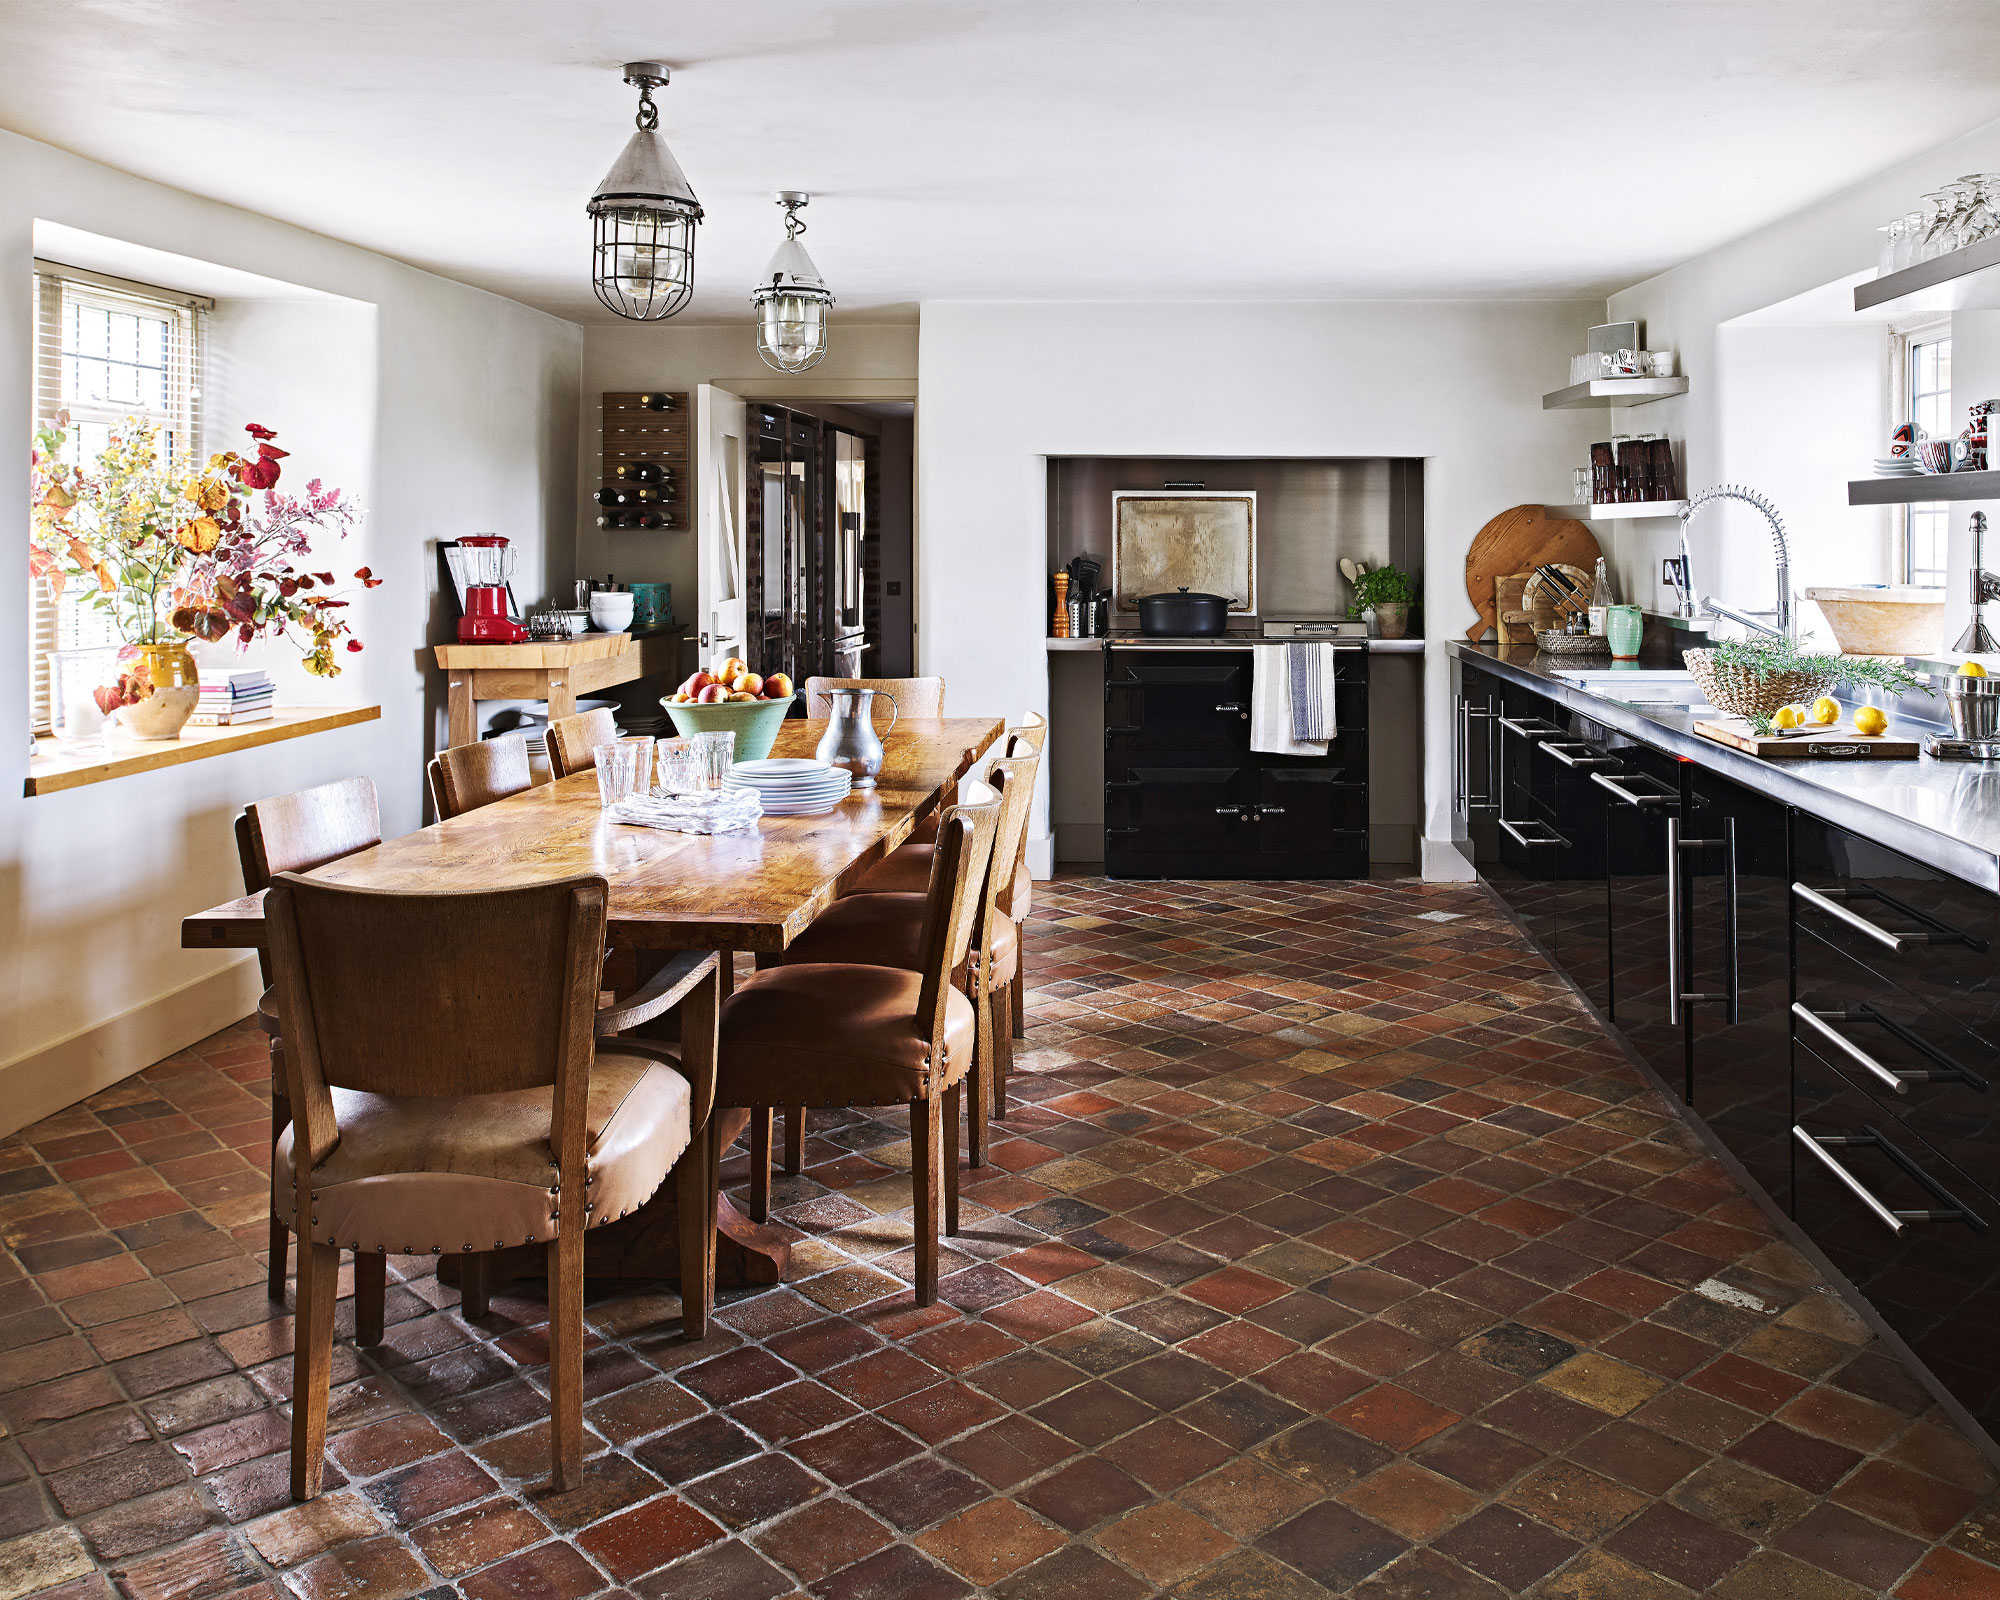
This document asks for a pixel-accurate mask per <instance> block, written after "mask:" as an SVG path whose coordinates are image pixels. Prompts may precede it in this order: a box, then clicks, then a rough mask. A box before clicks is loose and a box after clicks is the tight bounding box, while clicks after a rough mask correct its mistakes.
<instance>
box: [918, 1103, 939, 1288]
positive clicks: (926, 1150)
mask: <svg viewBox="0 0 2000 1600" xmlns="http://www.w3.org/2000/svg"><path fill="white" fill-rule="evenodd" d="M910 1187H911V1189H912V1190H913V1191H914V1192H915V1198H916V1212H917V1214H916V1225H917V1226H916V1234H917V1304H918V1305H920V1306H929V1305H936V1304H937V1296H938V1221H939V1217H938V1213H939V1212H940V1211H942V1210H943V1209H944V1107H943V1105H942V1104H941V1103H940V1097H939V1096H937V1095H928V1096H926V1097H925V1098H924V1099H922V1100H912V1101H911V1102H910Z"/></svg>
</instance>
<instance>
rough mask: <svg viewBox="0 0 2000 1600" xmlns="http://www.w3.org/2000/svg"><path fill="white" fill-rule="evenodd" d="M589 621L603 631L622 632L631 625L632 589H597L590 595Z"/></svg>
mask: <svg viewBox="0 0 2000 1600" xmlns="http://www.w3.org/2000/svg"><path fill="white" fill-rule="evenodd" d="M590 621H591V625H592V626H593V627H595V628H598V629H600V630H601V631H603V632H605V633H623V632H624V631H625V630H626V629H627V628H629V627H631V626H632V591H631V590H629V589H599V590H597V591H596V592H595V593H593V594H592V595H591V597H590Z"/></svg>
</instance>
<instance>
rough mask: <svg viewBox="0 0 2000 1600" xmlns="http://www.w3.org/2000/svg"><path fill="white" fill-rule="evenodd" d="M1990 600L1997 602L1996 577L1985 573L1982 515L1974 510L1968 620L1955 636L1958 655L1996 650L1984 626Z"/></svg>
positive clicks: (1998, 587) (1998, 586)
mask: <svg viewBox="0 0 2000 1600" xmlns="http://www.w3.org/2000/svg"><path fill="white" fill-rule="evenodd" d="M1991 600H2000V576H1996V575H1995V574H1993V573H1991V572H1988V571H1987V570H1986V513H1985V512H1983V511H1975V512H1973V513H1972V621H1971V623H1970V624H1968V625H1967V627H1966V630H1965V632H1963V633H1962V634H1960V635H1959V636H1958V646H1957V648H1958V650H1959V653H1960V654H1962V655H1970V656H1983V655H1990V654H1992V653H1993V651H1995V650H1996V649H2000V645H1995V644H1994V642H1993V635H1992V633H1991V632H1989V631H1988V629H1987V627H1986V605H1987V602H1988V601H1991Z"/></svg>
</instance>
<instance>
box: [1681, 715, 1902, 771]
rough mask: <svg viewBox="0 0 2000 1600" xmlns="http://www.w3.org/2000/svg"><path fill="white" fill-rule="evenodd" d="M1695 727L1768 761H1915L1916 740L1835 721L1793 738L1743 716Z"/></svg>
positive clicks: (1705, 736)
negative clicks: (1762, 730)
mask: <svg viewBox="0 0 2000 1600" xmlns="http://www.w3.org/2000/svg"><path fill="white" fill-rule="evenodd" d="M1694 731H1695V732H1696V733H1698V734H1700V735H1701V736H1702V737H1703V738H1705V739H1713V740H1714V741H1715V742H1716V743H1717V744H1726V745H1728V746H1729V748H1730V749H1732V750H1741V751H1744V752H1745V753H1746V754H1749V755H1753V756H1760V757H1762V758H1763V759H1764V760H1766V761H1812V760H1818V761H1914V760H1916V759H1917V741H1916V740H1914V739H1899V738H1897V737H1895V736H1894V735H1893V734H1887V733H1877V734H1863V733H1856V732H1855V731H1854V730H1853V728H1851V727H1848V726H1847V725H1845V724H1843V723H1838V722H1836V723H1835V724H1834V725H1833V726H1832V727H1830V728H1816V729H1814V730H1813V731H1812V732H1811V733H1802V734H1799V735H1797V736H1795V737H1793V738H1790V739H1780V738H1777V737H1775V736H1773V735H1762V736H1760V735H1758V734H1754V733H1752V732H1751V731H1750V724H1749V723H1747V722H1745V721H1744V720H1743V719H1742V718H1741V717H1724V718H1721V719H1720V720H1718V721H1715V722H1697V723H1696V724H1695V725H1694Z"/></svg>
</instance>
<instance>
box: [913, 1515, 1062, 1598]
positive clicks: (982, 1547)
mask: <svg viewBox="0 0 2000 1600" xmlns="http://www.w3.org/2000/svg"><path fill="white" fill-rule="evenodd" d="M916 1543H917V1546H918V1547H919V1548H920V1549H922V1550H923V1551H924V1552H925V1553H926V1554H927V1555H929V1556H931V1557H932V1558H933V1559H935V1560H937V1561H939V1562H941V1563H943V1564H944V1565H945V1566H947V1567H949V1568H951V1569H952V1571H954V1572H956V1573H958V1574H959V1575H960V1576H961V1577H963V1578H965V1579H967V1580H968V1581H970V1582H972V1583H975V1584H978V1585H980V1586H981V1587H986V1586H990V1585H992V1584H994V1583H997V1582H999V1581H1000V1580H1001V1579H1003V1578H1006V1577H1009V1576H1011V1575H1012V1574H1014V1573H1015V1572H1018V1571H1019V1570H1020V1569H1021V1568H1022V1567H1025V1566H1027V1565H1028V1564H1029V1563H1030V1562H1032V1561H1039V1560H1040V1559H1041V1558H1042V1557H1043V1556H1045V1555H1048V1554H1049V1553H1050V1552H1052V1551H1054V1550H1057V1549H1060V1548H1061V1546H1062V1544H1063V1535H1062V1533H1061V1532H1060V1531H1058V1530H1057V1529H1055V1528H1052V1527H1050V1526H1049V1525H1048V1524H1047V1523H1046V1522H1043V1521H1042V1520H1041V1519H1039V1518H1038V1517H1035V1516H1033V1515H1032V1514H1030V1513H1029V1512H1028V1511H1026V1510H1024V1509H1023V1508H1022V1507H1021V1506H1020V1505H1019V1504H1017V1503H1016V1502H1015V1501H1012V1500H1005V1499H993V1500H988V1501H985V1502H983V1503H982V1504H980V1505H976V1506H973V1507H972V1508H971V1509H969V1510H967V1511H962V1512H960V1513H959V1514H958V1515H957V1516H955V1517H952V1518H950V1519H949V1520H947V1521H945V1522H943V1523H940V1524H939V1525H938V1526H937V1527H935V1528H933V1529H931V1530H930V1531H929V1532H928V1533H923V1534H919V1535H918V1536H917V1540H916Z"/></svg>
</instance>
